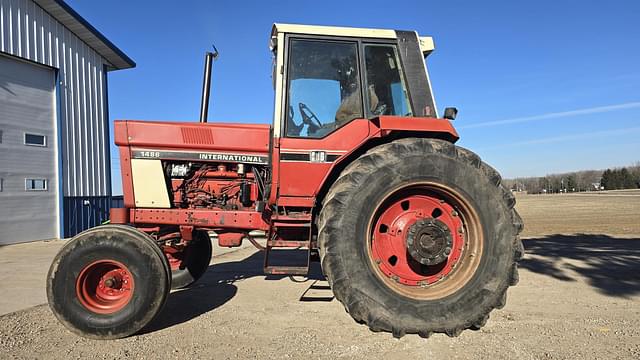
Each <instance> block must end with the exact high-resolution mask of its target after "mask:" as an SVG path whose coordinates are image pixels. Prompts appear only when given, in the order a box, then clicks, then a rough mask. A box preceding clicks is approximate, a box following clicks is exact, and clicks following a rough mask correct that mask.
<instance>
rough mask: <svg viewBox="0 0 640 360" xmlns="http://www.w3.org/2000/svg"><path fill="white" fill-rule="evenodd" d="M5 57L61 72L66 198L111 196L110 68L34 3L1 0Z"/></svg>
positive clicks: (0, 23) (1, 40) (0, 27)
mask: <svg viewBox="0 0 640 360" xmlns="http://www.w3.org/2000/svg"><path fill="white" fill-rule="evenodd" d="M0 52H4V53H7V54H10V55H13V56H17V57H20V58H23V59H26V60H30V61H33V62H36V63H40V64H44V65H47V66H50V67H53V68H56V69H58V70H59V74H58V78H59V81H60V83H59V84H58V88H59V94H58V96H59V97H60V98H59V104H60V109H59V114H60V117H61V120H62V121H60V129H59V130H60V132H61V134H60V135H61V136H60V139H61V143H60V150H61V152H62V154H61V155H62V156H61V157H60V158H61V159H62V167H61V170H62V174H61V176H62V194H63V196H65V197H74V198H78V197H103V196H110V195H111V184H110V179H111V174H110V164H109V143H108V118H107V113H106V105H107V104H106V76H105V75H106V74H105V70H104V68H105V65H110V64H107V62H106V61H105V60H104V59H103V58H102V57H101V56H100V55H99V54H98V53H96V52H95V51H94V50H93V49H92V48H91V47H89V46H88V45H87V44H86V43H84V42H83V41H82V40H80V39H79V38H78V37H77V36H76V35H74V34H73V33H72V32H71V31H69V29H68V28H66V27H64V26H63V25H62V24H60V23H59V22H58V21H57V20H55V19H54V18H53V17H51V16H50V15H49V14H48V13H47V12H46V11H44V10H43V9H42V8H41V7H39V6H38V5H37V4H35V3H34V2H32V1H31V0H0Z"/></svg>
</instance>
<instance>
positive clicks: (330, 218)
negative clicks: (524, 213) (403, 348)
mask: <svg viewBox="0 0 640 360" xmlns="http://www.w3.org/2000/svg"><path fill="white" fill-rule="evenodd" d="M500 181H501V178H500V175H499V174H498V173H497V172H496V171H495V170H494V169H493V168H491V167H490V166H488V165H486V164H484V163H483V162H482V161H481V160H480V158H479V157H478V156H477V155H475V154H474V153H472V152H470V151H468V150H466V149H463V148H460V147H457V146H454V145H453V144H451V143H449V142H446V141H442V140H437V139H421V138H407V139H401V140H396V141H393V142H391V143H388V144H384V145H381V146H378V147H375V148H373V149H371V150H370V151H368V152H367V153H366V154H364V155H362V156H361V157H360V158H358V159H356V160H354V161H353V163H351V164H350V165H349V166H347V168H346V169H345V170H344V171H343V172H342V173H341V175H340V177H339V178H338V179H337V180H336V182H335V183H334V184H333V186H332V187H331V189H330V190H329V192H328V193H327V195H326V197H325V199H324V201H323V207H322V210H321V212H320V216H319V218H318V227H319V236H318V241H319V248H320V256H321V262H322V269H323V271H324V273H325V275H326V276H327V279H328V281H329V284H330V285H331V287H332V289H333V292H334V294H335V296H336V298H337V299H338V300H340V301H341V302H342V303H343V304H344V306H345V308H346V310H347V311H348V312H349V313H350V314H351V316H352V317H353V318H354V319H355V320H356V321H358V322H363V323H365V324H367V325H368V326H369V328H370V329H371V330H373V331H390V332H392V333H393V335H394V336H395V337H401V336H403V335H404V334H406V333H417V334H420V335H421V336H424V337H426V336H429V335H430V334H431V333H433V332H442V333H446V334H448V335H449V336H457V335H458V334H459V333H460V332H461V331H462V330H464V329H467V328H473V329H479V328H480V327H482V326H483V325H484V324H485V323H486V321H487V319H488V317H489V313H490V312H491V310H492V309H494V308H501V307H503V306H504V305H505V300H506V291H507V288H508V287H509V286H510V285H515V284H516V283H517V281H518V273H517V261H518V260H519V259H520V258H521V257H522V255H523V248H522V244H521V242H520V239H519V238H518V233H519V232H520V231H521V230H522V227H523V224H522V220H521V218H520V216H519V215H518V214H517V212H516V211H515V210H514V209H513V206H514V205H515V198H514V197H513V195H512V194H511V192H510V191H509V190H507V189H506V188H505V187H504V186H502V185H501V184H500Z"/></svg>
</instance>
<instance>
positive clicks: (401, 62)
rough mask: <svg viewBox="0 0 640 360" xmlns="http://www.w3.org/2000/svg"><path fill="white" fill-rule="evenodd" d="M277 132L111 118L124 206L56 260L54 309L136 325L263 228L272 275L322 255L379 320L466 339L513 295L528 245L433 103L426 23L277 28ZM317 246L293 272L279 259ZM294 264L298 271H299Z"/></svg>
mask: <svg viewBox="0 0 640 360" xmlns="http://www.w3.org/2000/svg"><path fill="white" fill-rule="evenodd" d="M270 48H271V51H272V53H273V82H274V88H275V107H274V114H273V119H274V120H273V126H269V125H254V124H226V123H207V122H206V113H207V111H206V110H207V109H206V108H207V103H208V91H209V81H210V69H211V66H210V63H211V61H212V55H213V54H211V53H209V54H208V57H207V64H208V66H206V67H205V84H204V91H203V102H202V105H203V106H202V109H201V111H202V112H201V121H200V123H185V122H175V123H171V122H142V121H116V122H115V143H116V144H117V146H118V148H119V151H120V162H121V171H122V183H123V191H124V208H114V209H111V217H110V222H111V223H110V224H109V225H103V226H99V227H96V228H93V229H90V230H87V231H85V232H83V233H81V234H79V235H77V236H76V237H75V238H73V239H72V240H71V241H69V242H68V243H67V244H66V245H65V246H64V248H63V249H62V250H61V251H60V253H59V254H58V255H57V256H56V258H55V260H54V262H53V264H52V266H51V269H50V271H49V276H48V280H47V295H48V299H49V305H50V307H51V309H52V310H53V313H54V314H55V315H56V317H57V318H58V319H59V320H60V321H61V322H62V323H63V324H64V325H65V326H66V327H68V328H69V329H70V330H71V331H73V332H75V333H77V334H79V335H82V336H85V337H89V338H99V339H113V338H120V337H124V336H128V335H131V334H133V333H135V332H137V331H139V330H140V329H142V328H143V327H144V326H145V325H147V324H148V323H149V322H150V321H151V320H152V319H153V318H154V316H156V314H157V313H158V312H159V311H160V310H161V308H162V306H163V304H164V302H165V300H166V298H167V296H168V295H169V292H170V290H171V289H172V288H182V287H186V286H189V285H190V284H191V283H193V282H194V281H196V280H198V278H199V277H201V276H202V275H203V273H204V272H205V271H206V270H207V268H208V266H209V263H210V260H211V253H212V246H211V241H210V238H209V235H208V234H209V232H215V233H216V234H217V236H218V241H219V245H220V246H226V247H234V246H240V245H241V243H242V241H243V239H249V240H251V241H252V242H254V243H255V240H253V239H252V238H251V234H250V233H251V232H252V231H256V230H260V231H263V232H264V233H265V235H266V247H265V249H264V250H265V254H264V255H265V262H264V272H265V273H266V274H273V275H287V274H290V275H305V274H307V272H308V269H309V262H310V261H311V260H312V259H313V258H315V257H319V259H320V261H321V266H322V270H323V273H324V275H325V276H326V278H327V280H328V282H329V284H330V285H331V289H332V290H333V293H334V294H335V297H336V299H338V300H339V301H340V302H342V304H344V306H345V308H346V310H347V311H348V312H349V314H350V315H351V316H352V317H353V318H354V319H355V320H356V321H358V322H361V323H365V324H367V326H369V328H370V329H371V330H373V331H390V332H392V333H393V335H394V336H396V337H401V336H403V335H404V334H406V333H417V334H419V335H420V336H424V337H426V336H429V335H430V334H431V333H433V332H443V333H446V334H448V335H450V336H456V335H458V334H459V333H460V332H461V331H462V330H464V329H467V328H472V329H478V328H480V327H481V326H483V325H484V324H485V322H486V321H487V319H488V317H489V312H491V310H492V309H494V308H501V307H503V306H504V305H505V300H506V291H507V288H508V287H509V286H510V285H514V284H516V283H517V281H518V273H517V261H518V260H519V259H520V258H521V257H522V255H523V248H522V244H521V242H520V240H519V238H518V233H519V232H520V231H521V230H522V227H523V224H522V220H521V218H520V217H519V216H518V214H517V213H516V211H515V210H514V208H513V207H514V204H515V199H514V197H513V195H512V194H511V192H510V191H509V190H508V189H506V188H505V187H504V186H502V185H501V183H500V181H501V178H500V175H499V174H498V173H497V172H496V171H495V170H494V169H493V168H491V167H490V166H488V165H486V164H485V163H483V162H482V161H481V160H480V158H479V157H478V156H477V155H475V154H474V153H472V152H471V151H469V150H466V149H463V148H461V147H458V146H456V145H454V144H455V142H456V141H457V140H458V134H457V133H456V131H455V129H454V128H453V126H452V125H451V122H450V120H453V119H454V118H455V114H456V110H455V108H447V109H445V112H444V116H443V118H439V117H438V116H437V113H436V106H435V102H434V99H433V95H432V91H431V85H430V83H429V77H428V74H427V69H426V66H425V57H426V56H427V55H429V54H430V53H431V52H432V50H433V49H434V46H433V41H432V39H431V38H430V37H420V36H418V34H417V33H416V32H413V31H397V30H396V31H394V30H380V29H357V28H340V27H319V26H304V25H284V24H276V25H274V27H273V31H272V34H271V38H270ZM287 248H289V249H292V248H293V249H304V250H305V251H306V252H305V254H306V256H305V259H304V260H303V261H302V262H301V263H300V264H298V266H291V264H288V265H282V264H280V265H278V264H274V262H273V254H274V253H275V252H278V250H280V251H279V252H280V253H282V249H287ZM294 265H295V264H294Z"/></svg>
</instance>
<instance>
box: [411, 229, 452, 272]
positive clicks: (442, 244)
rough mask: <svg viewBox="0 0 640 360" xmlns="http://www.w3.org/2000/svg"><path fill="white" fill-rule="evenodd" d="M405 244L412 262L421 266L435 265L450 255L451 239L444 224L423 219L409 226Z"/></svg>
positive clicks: (449, 232)
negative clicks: (414, 261)
mask: <svg viewBox="0 0 640 360" xmlns="http://www.w3.org/2000/svg"><path fill="white" fill-rule="evenodd" d="M406 242H407V250H409V254H411V257H412V258H413V259H414V260H416V261H417V262H419V263H421V264H423V265H436V264H440V263H441V262H443V261H445V260H446V259H447V257H448V256H449V254H451V248H452V246H453V237H452V236H451V231H450V230H449V228H448V227H447V224H445V223H444V222H442V221H440V220H438V219H433V218H423V219H420V220H418V221H416V222H415V223H414V224H413V225H411V227H410V228H409V232H408V233H407V239H406Z"/></svg>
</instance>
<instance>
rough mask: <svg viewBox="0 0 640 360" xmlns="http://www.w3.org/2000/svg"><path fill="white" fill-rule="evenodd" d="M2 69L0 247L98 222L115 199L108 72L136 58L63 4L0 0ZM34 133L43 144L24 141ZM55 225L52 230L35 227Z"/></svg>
mask: <svg viewBox="0 0 640 360" xmlns="http://www.w3.org/2000/svg"><path fill="white" fill-rule="evenodd" d="M0 66H1V67H0V136H1V137H0V181H1V182H0V227H2V230H3V231H2V232H0V244H6V243H13V242H20V241H30V240H39V239H42V238H50V237H68V236H72V235H75V234H76V233H77V232H79V231H81V230H84V229H86V228H88V227H90V226H95V225H97V224H99V223H100V222H101V221H102V220H103V219H105V218H106V217H107V212H108V210H109V207H110V200H111V199H110V198H111V182H110V179H111V171H110V156H109V154H110V152H109V148H110V140H109V117H108V106H107V72H108V71H111V70H117V69H125V68H131V67H134V66H135V63H134V62H133V61H132V60H131V59H129V58H128V57H127V56H126V55H125V54H124V53H122V52H121V51H120V50H119V49H118V48H117V47H115V45H113V44H112V43H111V42H109V40H107V39H106V38H105V37H104V36H102V35H101V34H100V33H99V32H98V31H97V30H96V29H95V28H93V27H92V26H91V25H90V24H88V23H87V22H86V21H85V20H84V19H82V18H81V17H80V16H79V15H78V14H77V13H76V12H75V11H74V10H73V9H71V8H70V7H69V6H68V5H67V4H65V3H64V2H63V1H61V0H0ZM18 74H19V75H18ZM38 96H39V97H38ZM49 100H51V101H49ZM32 110H33V111H32ZM29 114H32V115H29ZM34 118H37V119H39V121H37V122H29V120H30V119H34ZM3 127H4V128H5V129H3ZM22 133H24V138H25V141H24V143H20V142H21V141H22V136H23V134H22ZM31 133H33V134H35V135H36V136H37V135H45V138H46V140H45V141H46V145H44V146H42V147H40V148H37V147H33V146H27V145H30V144H27V137H28V136H31ZM16 139H18V140H17V141H15V140H16ZM36 140H38V139H37V138H36ZM35 159H40V160H39V161H36V160H35ZM18 160H21V161H18ZM27 170H29V171H32V172H34V171H35V172H36V173H35V174H33V175H28V174H27V173H28V171H27ZM38 171H41V173H38ZM39 179H47V181H46V182H43V184H44V187H45V189H41V188H40V187H43V186H42V185H43V184H41V183H40V182H39V181H40V180H39ZM31 180H36V181H38V182H35V183H34V182H31ZM20 183H24V184H25V185H24V188H21V187H20V186H19V185H18V184H20ZM32 187H35V188H36V189H32ZM29 190H42V191H29ZM25 193H28V194H25ZM25 196H26V197H28V198H29V199H30V201H25V200H24V199H26V197H25ZM52 196H53V197H55V205H54V210H55V211H54V213H51V211H50V210H51V209H50V206H48V205H47V206H43V205H46V204H48V202H47V201H49V200H50V198H51V197H52ZM38 197H40V198H41V199H42V203H41V206H40V207H38V206H36V205H37V204H38V202H37V201H35V200H34V199H37V198H38ZM46 198H48V199H49V200H47V199H46ZM19 199H23V200H19ZM34 201H35V202H34ZM48 208H49V209H48ZM47 209H48V210H47ZM29 213H30V214H31V216H28V214H29ZM43 213H44V214H43ZM3 218H4V219H5V220H3ZM42 218H44V220H43V219H42ZM24 220H27V221H24ZM18 223H21V224H23V225H20V224H18ZM52 225H53V226H54V227H55V229H56V230H55V234H54V235H55V236H48V235H47V234H51V231H44V232H41V231H39V230H36V228H38V227H46V228H51V226H52ZM10 226H11V228H10ZM5 229H8V230H9V229H10V230H12V231H6V232H7V233H9V232H10V234H5V235H3V234H2V233H3V232H5V231H4V230H5ZM20 229H22V230H21V231H20Z"/></svg>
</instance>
